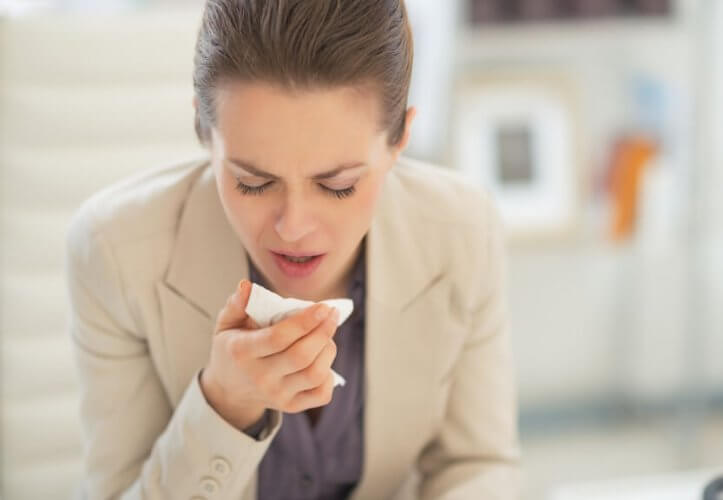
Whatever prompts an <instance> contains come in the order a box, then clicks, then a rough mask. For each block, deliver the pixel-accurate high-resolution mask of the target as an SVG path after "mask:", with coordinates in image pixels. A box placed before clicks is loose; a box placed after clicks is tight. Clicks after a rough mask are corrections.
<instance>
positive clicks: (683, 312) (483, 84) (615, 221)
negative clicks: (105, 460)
mask: <svg viewBox="0 0 723 500" xmlns="http://www.w3.org/2000/svg"><path fill="white" fill-rule="evenodd" d="M407 5H408V9H409V11H410V17H411V19H412V24H413V28H414V32H415V44H416V54H415V57H416V59H415V73H414V79H413V85H412V95H411V98H410V104H411V105H415V106H417V107H418V109H419V114H418V118H417V121H416V122H415V125H414V129H413V134H412V135H413V139H412V144H411V146H410V148H409V150H408V154H409V156H412V157H416V158H420V159H423V160H428V161H431V162H435V163H439V164H442V165H444V166H446V167H448V168H451V169H456V170H458V171H459V172H460V173H461V174H462V175H465V176H467V178H468V179H469V182H475V183H481V184H483V185H485V186H486V187H487V188H488V189H490V190H491V191H492V192H493V193H494V195H495V198H496V200H497V202H498V204H499V206H500V208H501V210H502V214H503V217H504V219H505V225H506V230H507V235H508V252H509V262H508V272H509V285H510V287H509V302H510V307H511V323H512V340H513V345H514V350H515V356H516V363H517V377H518V383H519V398H520V428H521V435H522V444H523V454H524V460H523V464H524V484H523V493H524V496H523V498H524V499H526V500H527V499H529V500H532V499H551V500H573V499H574V500H577V499H580V500H582V499H586V500H589V499H612V498H615V499H632V498H635V499H653V498H654V499H656V500H660V499H676V500H678V499H681V500H685V499H694V498H696V499H697V498H700V497H701V488H702V485H703V484H704V483H705V482H706V481H708V480H709V479H711V478H712V477H713V476H714V475H716V473H721V472H723V362H722V361H723V307H721V305H722V304H723V196H721V195H723V190H722V189H721V188H722V187H723V146H721V143H722V142H723V141H722V140H721V139H723V126H722V125H723V121H722V120H723V2H721V1H719V0H449V1H446V0H445V1H439V0H407ZM201 8H202V1H201V0H193V1H192V0H186V1H181V0H173V1H171V0H166V1H161V0H144V1H142V0H57V1H44V2H42V1H30V0H16V1H12V0H10V1H8V0H0V186H1V190H0V207H1V212H0V215H1V218H0V241H2V245H0V263H1V265H2V274H1V276H2V292H1V293H2V294H1V295H0V305H1V307H2V309H0V321H1V323H0V325H1V326H0V335H1V337H0V340H1V344H0V345H1V346H2V365H1V371H0V373H1V374H2V398H0V401H1V403H0V404H1V405H2V407H1V408H0V415H1V416H2V420H1V422H2V434H1V435H0V438H1V439H2V441H1V443H0V447H1V448H2V455H1V460H2V464H1V467H2V476H1V479H2V483H1V487H2V490H1V492H2V493H1V494H2V498H6V499H8V500H16V499H22V500H26V499H48V498H67V497H69V496H70V495H71V494H72V492H73V490H74V488H75V485H76V483H77V480H78V478H79V477H80V474H81V465H80V456H81V444H80V428H79V423H78V418H77V401H78V394H77V380H76V375H75V367H74V365H73V361H72V356H71V350H70V342H69V339H68V337H67V330H66V326H67V323H66V322H67V298H66V296H65V284H64V282H63V275H62V266H63V253H64V237H65V231H66V228H67V223H68V221H69V218H70V215H71V214H72V213H73V211H74V210H75V209H76V208H77V207H78V206H79V204H80V203H81V201H82V200H84V199H85V198H86V197H88V196H89V195H90V194H91V193H93V192H94V191H96V190H98V189H100V188H101V187H103V186H106V185H107V184H109V183H111V182H113V181H115V180H118V179H120V178H122V177H125V176H127V175H130V174H132V173H134V172H137V171H139V170H142V169H147V168H153V167H158V166H161V165H164V164H170V163H173V162H175V161H179V160H185V159H189V158H192V157H196V156H200V155H203V154H204V152H203V151H202V150H201V149H200V148H199V146H198V145H197V142H196V139H195V136H194V133H193V113H192V107H191V99H192V87H191V67H192V58H193V47H194V42H195V36H196V32H197V28H198V23H199V21H200V15H201Z"/></svg>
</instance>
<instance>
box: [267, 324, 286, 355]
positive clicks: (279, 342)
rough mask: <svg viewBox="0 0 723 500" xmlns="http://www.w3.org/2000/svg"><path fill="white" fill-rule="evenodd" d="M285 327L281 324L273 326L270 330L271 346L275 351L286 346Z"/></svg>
mask: <svg viewBox="0 0 723 500" xmlns="http://www.w3.org/2000/svg"><path fill="white" fill-rule="evenodd" d="M284 333H285V332H284V329H283V327H281V326H276V325H274V326H272V327H271V330H269V347H270V348H271V349H272V350H274V351H280V350H282V349H284V348H285V347H286V343H285V341H284V339H285V335H284Z"/></svg>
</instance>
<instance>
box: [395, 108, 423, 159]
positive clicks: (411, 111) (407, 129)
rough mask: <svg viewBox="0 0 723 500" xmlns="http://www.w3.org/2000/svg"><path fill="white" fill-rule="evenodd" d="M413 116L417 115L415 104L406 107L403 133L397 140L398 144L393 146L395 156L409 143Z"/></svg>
mask: <svg viewBox="0 0 723 500" xmlns="http://www.w3.org/2000/svg"><path fill="white" fill-rule="evenodd" d="M415 116H417V108H416V107H415V106H410V107H409V108H407V114H406V116H405V117H404V133H403V134H402V138H401V139H400V140H399V144H397V145H396V146H395V151H394V156H395V157H396V156H398V155H399V154H400V153H401V152H402V151H404V150H405V149H406V148H407V145H408V144H409V138H410V137H411V135H412V122H413V121H414V117H415Z"/></svg>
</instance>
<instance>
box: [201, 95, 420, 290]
mask: <svg viewBox="0 0 723 500" xmlns="http://www.w3.org/2000/svg"><path fill="white" fill-rule="evenodd" d="M377 101H378V98H377V97H376V96H375V95H374V94H371V93H364V92H362V91H361V90H358V89H355V88H349V87H338V88H332V89H323V90H312V91H300V92H298V93H290V92H289V91H286V90H281V89H279V88H277V87H274V86H271V85H269V84H265V83H253V84H250V83H235V84H228V85H226V86H224V87H221V88H219V90H218V94H217V109H216V112H217V125H216V126H215V127H213V128H212V134H211V137H212V139H211V145H210V146H211V147H210V149H211V159H212V165H213V170H214V173H215V176H216V183H217V187H218V192H219V195H220V198H221V202H222V205H223V208H224V211H225V213H226V216H227V218H228V220H229V222H230V223H231V226H232V227H233V229H234V231H235V232H236V234H237V235H238V237H239V238H240V240H241V242H242V244H243V246H244V248H245V249H246V251H247V252H248V253H249V255H250V257H251V259H252V260H253V262H254V264H255V265H256V266H257V268H258V269H259V270H260V271H261V273H262V274H263V275H264V277H265V278H266V280H267V282H268V284H269V285H270V286H271V287H272V288H273V289H274V290H275V291H276V292H277V293H279V294H281V295H283V296H292V297H298V298H301V299H306V300H313V301H319V300H322V299H326V298H332V297H338V296H344V295H345V294H346V280H347V278H348V275H349V272H350V270H351V268H352V266H353V263H354V260H355V258H356V256H357V255H358V250H359V248H360V246H359V244H360V243H361V240H362V238H363V237H364V235H365V234H366V232H367V230H368V229H369V226H370V224H371V219H372V216H373V214H374V208H375V205H376V202H377V199H378V196H379V193H380V190H381V188H382V185H383V182H384V178H385V176H386V173H387V172H388V171H389V169H390V168H392V165H393V164H394V163H395V161H396V159H397V156H398V154H399V153H400V152H401V151H402V150H403V149H404V147H405V146H406V144H407V141H408V138H409V125H410V123H411V120H412V118H413V116H414V109H413V108H410V110H409V111H408V113H407V121H406V124H407V125H406V131H405V134H404V137H403V138H402V140H401V141H400V143H399V145H398V146H396V147H393V148H391V147H389V146H388V145H387V133H386V132H380V131H379V130H378V129H379V127H378V123H379V109H378V102H377ZM289 257H296V259H293V260H296V261H299V260H306V258H308V257H311V259H310V260H307V261H306V262H292V259H289Z"/></svg>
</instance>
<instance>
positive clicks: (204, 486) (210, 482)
mask: <svg viewBox="0 0 723 500" xmlns="http://www.w3.org/2000/svg"><path fill="white" fill-rule="evenodd" d="M220 486H221V485H220V484H218V481H216V480H215V479H214V478H212V477H203V478H201V490H202V491H203V492H204V493H206V494H208V495H213V494H214V493H216V492H217V491H218V489H219V487H220Z"/></svg>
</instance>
